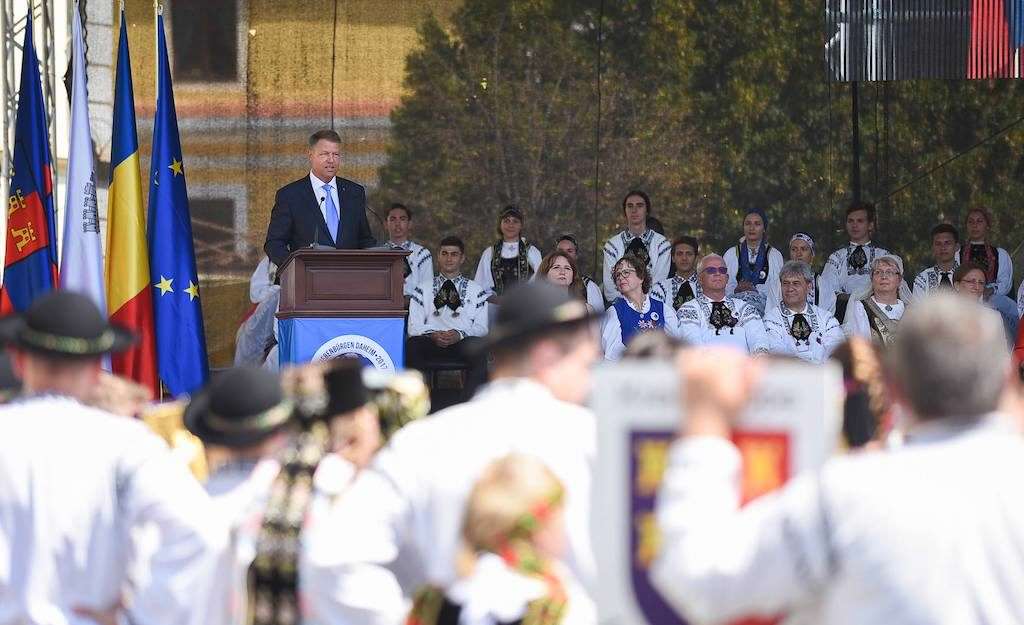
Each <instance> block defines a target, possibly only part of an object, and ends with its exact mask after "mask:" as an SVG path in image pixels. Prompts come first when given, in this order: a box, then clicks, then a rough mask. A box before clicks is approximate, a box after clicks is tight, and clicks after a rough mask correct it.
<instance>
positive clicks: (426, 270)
mask: <svg viewBox="0 0 1024 625" xmlns="http://www.w3.org/2000/svg"><path fill="white" fill-rule="evenodd" d="M384 247H385V248H386V249H389V250H405V251H406V252H409V255H408V256H406V257H405V259H404V260H405V267H404V269H403V275H404V276H405V282H404V285H405V286H404V287H403V290H402V292H403V293H404V294H405V296H406V297H410V296H411V295H412V294H413V291H415V290H416V287H418V286H419V285H421V284H423V282H425V281H427V280H429V279H430V277H431V276H432V275H434V258H433V257H432V256H431V255H430V250H428V249H427V248H425V247H423V246H422V245H420V244H419V243H416V242H415V241H409V240H408V239H406V240H405V241H402V242H401V243H395V242H394V241H388V242H386V243H385V244H384Z"/></svg>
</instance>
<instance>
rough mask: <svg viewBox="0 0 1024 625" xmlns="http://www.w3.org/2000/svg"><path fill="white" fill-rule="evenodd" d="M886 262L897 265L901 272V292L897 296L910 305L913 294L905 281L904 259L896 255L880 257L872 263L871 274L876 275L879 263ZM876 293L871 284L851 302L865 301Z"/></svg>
mask: <svg viewBox="0 0 1024 625" xmlns="http://www.w3.org/2000/svg"><path fill="white" fill-rule="evenodd" d="M884 262H887V263H890V264H892V265H896V268H897V269H899V272H900V286H899V290H898V292H897V294H898V297H899V298H900V300H901V301H902V302H903V303H904V304H909V303H910V299H911V298H912V297H913V293H912V292H911V290H910V287H909V286H907V281H906V280H904V279H903V259H902V258H900V257H899V256H897V255H895V254H885V255H883V256H878V257H876V258H875V259H874V260H873V261H871V273H872V274H874V273H875V268H876V267H878V264H879V263H884ZM874 293H875V288H874V286H873V285H872V284H871V283H868V286H867V288H865V289H864V290H862V291H859V292H858V293H856V294H854V295H853V296H852V297H851V298H850V301H864V300H866V299H867V298H869V297H871V296H872V295H874Z"/></svg>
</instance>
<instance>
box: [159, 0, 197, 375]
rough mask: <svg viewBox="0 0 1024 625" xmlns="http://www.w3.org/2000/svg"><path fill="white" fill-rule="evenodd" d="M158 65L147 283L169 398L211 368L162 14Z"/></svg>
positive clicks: (162, 370) (160, 367)
mask: <svg viewBox="0 0 1024 625" xmlns="http://www.w3.org/2000/svg"><path fill="white" fill-rule="evenodd" d="M157 64H158V67H159V70H158V71H159V77H160V79H159V85H160V86H159V89H158V94H157V100H156V119H155V120H154V124H153V156H152V159H151V160H150V171H151V176H150V183H149V251H150V269H151V271H152V273H151V274H150V284H152V285H153V287H154V288H153V310H154V311H155V312H156V345H157V364H158V365H159V370H160V379H161V380H163V382H164V385H165V386H166V387H167V389H168V390H169V391H170V392H171V394H172V395H180V394H182V393H191V392H194V391H197V390H199V387H201V386H202V385H203V384H205V383H206V378H207V376H208V375H209V367H208V365H207V358H206V335H205V333H204V331H203V307H202V303H201V301H200V299H199V276H198V274H197V273H196V255H195V251H194V248H193V246H192V219H191V217H190V215H189V209H188V191H187V190H186V187H185V169H184V165H183V164H182V158H181V141H180V137H179V135H178V115H177V113H176V112H175V109H174V89H173V88H172V86H171V67H170V64H169V63H168V61H167V40H166V38H165V36H164V16H163V15H162V14H160V15H158V17H157Z"/></svg>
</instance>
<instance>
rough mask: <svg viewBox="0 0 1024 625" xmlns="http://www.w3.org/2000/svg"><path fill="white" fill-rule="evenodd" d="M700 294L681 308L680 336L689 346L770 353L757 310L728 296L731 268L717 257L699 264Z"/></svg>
mask: <svg viewBox="0 0 1024 625" xmlns="http://www.w3.org/2000/svg"><path fill="white" fill-rule="evenodd" d="M697 273H698V274H699V275H700V287H701V291H702V293H701V295H700V296H699V297H697V298H695V299H692V300H690V301H689V302H687V303H685V304H683V307H682V308H680V309H679V333H680V336H681V338H682V339H683V340H684V341H686V342H687V343H689V344H690V345H724V346H729V347H733V348H736V349H739V350H742V351H744V352H747V353H750V354H766V353H768V346H769V342H768V333H767V332H765V329H764V322H763V321H761V315H759V314H758V313H757V309H756V308H754V307H753V306H751V305H750V304H748V303H746V302H744V301H743V300H741V299H738V298H735V297H728V296H727V295H726V291H725V287H726V284H727V283H728V281H729V269H728V267H726V266H725V260H723V259H722V257H721V256H719V255H718V254H709V255H707V256H705V257H704V258H702V259H701V260H700V263H699V264H698V265H697Z"/></svg>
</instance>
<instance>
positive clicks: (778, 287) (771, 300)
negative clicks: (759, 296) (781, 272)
mask: <svg viewBox="0 0 1024 625" xmlns="http://www.w3.org/2000/svg"><path fill="white" fill-rule="evenodd" d="M779 280H780V278H779V276H775V279H774V280H772V279H771V278H769V279H768V282H767V286H768V295H767V298H766V302H765V305H764V314H765V319H767V318H768V311H769V310H772V309H773V308H778V307H779V302H781V301H782V283H781V282H779Z"/></svg>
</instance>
